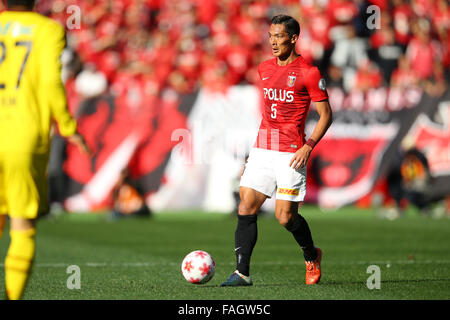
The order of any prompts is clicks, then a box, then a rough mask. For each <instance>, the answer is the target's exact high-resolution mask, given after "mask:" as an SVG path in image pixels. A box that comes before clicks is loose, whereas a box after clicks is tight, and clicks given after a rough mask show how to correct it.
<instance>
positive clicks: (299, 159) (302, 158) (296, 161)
mask: <svg viewBox="0 0 450 320" xmlns="http://www.w3.org/2000/svg"><path fill="white" fill-rule="evenodd" d="M311 150H312V148H311V147H310V146H308V145H306V144H305V145H303V146H302V147H301V148H300V149H298V150H297V152H295V154H294V156H293V157H292V159H291V162H290V163H289V166H290V167H291V168H293V169H295V170H298V169H300V168H302V167H303V166H306V163H307V162H308V159H309V155H310V154H311Z"/></svg>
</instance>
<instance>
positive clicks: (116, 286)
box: [0, 206, 450, 300]
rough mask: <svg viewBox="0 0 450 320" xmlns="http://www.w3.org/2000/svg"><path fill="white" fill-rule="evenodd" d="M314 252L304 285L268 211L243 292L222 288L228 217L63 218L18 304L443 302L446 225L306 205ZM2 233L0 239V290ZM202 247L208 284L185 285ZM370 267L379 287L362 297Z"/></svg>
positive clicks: (46, 232)
mask: <svg viewBox="0 0 450 320" xmlns="http://www.w3.org/2000/svg"><path fill="white" fill-rule="evenodd" d="M301 213H302V214H303V215H304V216H305V217H306V219H307V221H308V223H309V225H310V227H311V230H312V233H313V237H314V240H315V242H316V245H317V246H320V247H321V248H322V250H323V261H322V272H323V275H322V280H321V283H320V284H319V285H316V286H306V285H305V265H304V261H303V258H302V255H301V253H300V250H299V248H298V246H297V244H296V243H295V241H294V239H293V237H292V235H291V234H290V233H288V232H287V231H286V230H285V229H284V228H283V227H281V226H280V225H279V224H278V222H277V221H276V220H275V218H274V216H273V214H266V215H264V216H261V217H259V219H258V242H257V244H256V247H255V249H254V253H253V257H252V265H251V273H252V277H253V282H254V285H253V286H252V287H240V288H221V287H220V283H221V282H222V281H224V280H225V279H226V278H227V277H228V276H229V274H230V273H231V272H232V271H233V270H234V267H235V256H234V250H233V248H234V230H235V226H236V217H234V216H232V215H224V214H212V213H204V212H178V213H165V214H155V215H153V216H152V217H151V218H149V219H124V220H120V221H115V222H111V221H107V220H106V219H105V218H104V217H103V216H102V215H80V214H67V215H64V216H61V217H58V218H56V219H44V220H42V221H40V222H39V224H38V235H37V254H36V259H35V263H34V268H33V272H32V275H31V278H30V281H29V283H28V286H27V290H26V293H25V295H24V299H64V300H72V299H102V300H105V299H107V300H109V299H126V300H128V299H149V300H205V299H206V300H260V299H261V300H305V299H317V300H322V299H331V300H339V299H346V300H348V299H350V300H358V299H369V300H373V299H388V300H390V299H395V300H398V299H401V300H404V299H406V300H409V299H420V300H422V299H423V300H425V299H449V298H450V219H448V218H442V219H439V220H436V219H432V218H428V217H423V216H419V215H417V214H416V213H414V212H411V211H410V212H408V214H407V216H405V217H403V218H401V219H398V220H394V221H389V220H382V219H378V218H376V217H375V214H374V212H373V211H372V210H362V209H355V208H352V207H348V208H343V209H340V210H338V211H334V212H322V211H320V210H319V209H318V208H317V207H315V206H305V207H304V208H302V209H301ZM8 243H9V237H8V233H7V232H5V235H4V236H3V238H2V239H0V254H1V259H2V260H1V268H0V286H1V288H2V290H3V288H4V263H3V262H4V257H5V254H6V250H7V247H8ZM196 249H202V250H205V251H207V252H209V253H210V254H211V255H212V256H213V258H214V260H215V262H216V274H215V276H214V278H213V279H212V280H211V281H210V282H208V283H207V284H204V285H193V284H190V283H188V282H187V281H185V280H184V278H183V276H182V274H181V270H180V268H181V261H182V260H183V258H184V256H185V255H186V254H187V253H189V252H190V251H193V250H196ZM70 265H77V266H79V268H80V271H81V278H80V279H81V281H80V283H81V288H80V289H72V290H70V289H68V288H67V279H68V278H69V277H70V275H71V274H68V273H67V272H66V271H67V267H68V266H70ZM371 265H376V266H378V267H379V268H380V279H381V287H380V289H372V290H369V289H368V287H367V285H366V281H367V279H368V278H369V277H370V276H371V274H370V273H368V272H367V269H368V267H369V266H371Z"/></svg>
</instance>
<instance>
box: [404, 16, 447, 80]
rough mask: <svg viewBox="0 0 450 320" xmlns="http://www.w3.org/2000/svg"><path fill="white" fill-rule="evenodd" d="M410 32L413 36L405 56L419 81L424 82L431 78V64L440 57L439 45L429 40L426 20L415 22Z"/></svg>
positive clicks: (428, 28)
mask: <svg viewBox="0 0 450 320" xmlns="http://www.w3.org/2000/svg"><path fill="white" fill-rule="evenodd" d="M412 30H413V34H414V35H413V38H412V39H411V41H410V42H409V44H408V48H407V51H406V55H407V57H408V59H409V60H410V61H411V65H413V66H414V69H415V70H416V73H417V76H418V77H419V79H420V80H425V79H427V78H429V77H430V76H431V74H432V72H433V62H434V60H436V59H438V58H440V57H441V56H442V55H441V53H442V52H441V51H440V46H439V43H438V42H437V41H434V40H432V39H431V35H430V24H429V22H428V20H425V19H420V20H418V21H415V23H414V24H413V27H412Z"/></svg>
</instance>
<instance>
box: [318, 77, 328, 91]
mask: <svg viewBox="0 0 450 320" xmlns="http://www.w3.org/2000/svg"><path fill="white" fill-rule="evenodd" d="M326 88H327V84H326V82H325V79H324V78H322V79H320V80H319V89H320V90H322V91H325V89H326Z"/></svg>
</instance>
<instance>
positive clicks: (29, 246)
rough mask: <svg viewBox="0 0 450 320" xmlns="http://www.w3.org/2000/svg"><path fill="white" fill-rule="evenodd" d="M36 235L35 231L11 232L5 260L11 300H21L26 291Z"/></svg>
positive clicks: (8, 292) (7, 291)
mask: <svg viewBox="0 0 450 320" xmlns="http://www.w3.org/2000/svg"><path fill="white" fill-rule="evenodd" d="M35 233H36V231H35V229H28V230H20V231H10V235H11V243H10V244H9V249H8V253H7V255H6V260H5V278H6V295H7V296H8V299H10V300H19V299H20V297H21V296H22V294H23V291H24V289H25V285H26V283H27V280H28V275H29V274H30V271H31V265H32V263H33V258H34V250H35V242H34V235H35Z"/></svg>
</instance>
